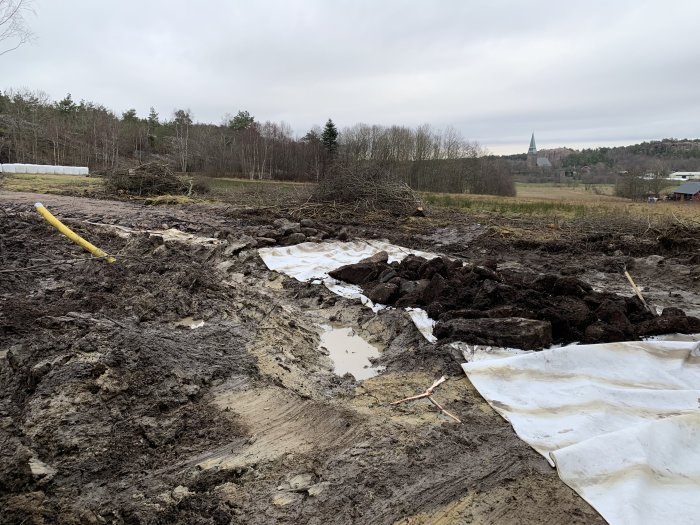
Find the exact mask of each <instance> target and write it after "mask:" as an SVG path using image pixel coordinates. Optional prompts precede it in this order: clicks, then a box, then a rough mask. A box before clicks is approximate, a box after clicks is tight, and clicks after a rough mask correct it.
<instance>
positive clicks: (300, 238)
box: [284, 233, 306, 246]
mask: <svg viewBox="0 0 700 525" xmlns="http://www.w3.org/2000/svg"><path fill="white" fill-rule="evenodd" d="M305 241H306V235H304V234H303V233H292V234H290V235H289V236H287V238H286V239H285V241H284V244H285V245H286V246H291V245H292V244H299V243H302V242H305Z"/></svg>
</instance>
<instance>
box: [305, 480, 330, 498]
mask: <svg viewBox="0 0 700 525" xmlns="http://www.w3.org/2000/svg"><path fill="white" fill-rule="evenodd" d="M329 486H330V483H329V482H328V481H322V482H321V483H317V484H316V485H312V486H311V487H309V489H308V490H307V491H306V492H307V493H308V494H309V496H318V495H319V494H321V493H322V492H323V491H324V490H326V489H327V488H328V487H329Z"/></svg>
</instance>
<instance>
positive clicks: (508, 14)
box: [0, 0, 700, 151]
mask: <svg viewBox="0 0 700 525" xmlns="http://www.w3.org/2000/svg"><path fill="white" fill-rule="evenodd" d="M35 4H36V11H37V17H36V19H34V20H32V21H31V22H32V25H33V27H34V30H35V33H36V35H37V37H38V39H37V41H36V42H35V43H34V44H32V45H28V46H25V47H23V48H20V49H19V50H17V51H15V52H13V53H9V54H7V55H5V56H3V57H2V58H0V68H2V71H3V75H2V86H1V87H3V88H10V87H15V88H18V87H27V88H30V89H42V90H45V91H47V92H48V93H49V94H50V95H51V96H53V97H55V98H59V97H62V96H63V95H64V94H65V93H66V92H71V93H72V94H73V96H74V98H76V99H80V98H85V99H89V100H93V101H96V102H100V103H103V104H105V105H106V106H108V107H110V108H112V109H114V110H115V111H117V112H120V111H124V110H125V109H127V108H130V107H135V108H136V109H137V111H138V112H139V113H140V114H142V115H144V114H146V112H147V111H148V108H149V106H155V107H156V109H157V110H158V111H159V112H160V113H161V115H163V116H169V115H170V114H171V113H172V110H173V109H175V108H177V107H189V108H191V109H192V111H193V113H194V115H195V118H196V119H197V120H199V121H208V122H219V121H220V120H221V118H222V116H223V115H224V114H225V113H235V112H236V111H237V110H238V109H243V108H245V109H248V110H249V111H250V112H251V113H252V114H253V115H255V116H256V118H258V119H259V120H267V119H269V120H285V121H287V122H289V123H290V124H291V125H292V126H293V128H294V129H295V131H296V132H297V133H300V134H302V133H304V132H305V130H306V129H308V128H309V127H311V126H312V125H313V124H321V123H323V122H325V120H326V119H327V118H328V117H329V116H331V117H333V119H334V120H335V121H336V122H337V123H338V124H339V125H340V126H341V127H342V126H345V125H352V124H354V123H356V122H368V123H379V124H393V123H396V124H406V125H418V124H422V123H425V122H428V123H430V124H432V125H433V126H434V127H444V126H447V125H453V126H454V127H456V128H457V129H459V130H460V131H462V133H463V134H464V135H465V136H466V137H468V138H470V139H476V140H479V141H480V142H481V143H483V144H485V145H486V146H490V145H491V146H493V149H494V150H496V149H503V148H505V146H504V145H505V144H515V143H517V142H518V140H516V139H517V138H520V140H522V143H524V144H525V146H522V147H520V146H515V145H514V146H513V150H514V151H522V150H523V148H525V147H526V143H527V140H528V138H529V133H530V132H531V131H532V130H535V131H536V133H537V136H538V142H539V144H540V145H543V146H544V145H547V144H552V145H564V144H566V143H571V144H578V143H582V142H592V143H600V144H604V143H614V142H616V141H620V140H629V141H630V142H634V141H636V140H642V139H649V138H662V137H664V136H697V135H698V127H697V122H698V120H699V119H698V117H699V116H700V105H699V104H698V102H697V95H696V93H697V88H696V86H697V85H698V82H699V81H700V71H699V70H698V69H697V67H695V66H696V65H697V63H698V59H700V56H698V55H699V54H700V32H697V31H696V30H695V27H694V26H695V22H696V21H697V20H698V19H700V16H699V15H700V3H697V2H695V1H693V0H687V1H682V0H676V1H672V2H667V3H661V2H656V1H652V0H639V1H628V0H622V1H619V2H614V3H610V2H607V3H606V2H603V1H602V0H591V1H589V2H586V3H585V4H583V3H580V4H579V3H576V4H574V3H573V2H571V3H570V2H556V1H553V0H533V1H529V2H525V1H515V0H495V1H492V2H489V3H485V2H484V3H482V2H466V1H460V0H443V1H439V2H425V1H415V0H406V1H402V0H384V1H367V0H360V1H351V0H339V1H333V2H330V1H323V0H313V1H312V0H308V1H300V0H298V1H294V0H292V1H283V0H278V1H258V2H253V1H239V2H230V1H224V0H220V1H213V0H212V1H202V2H196V3H195V2H189V1H184V0H176V1H149V2H143V1H135V0H122V1H120V2H115V3H107V2H96V1H93V0H75V1H71V2H68V1H65V2H56V1H53V0H36V2H35ZM506 149H507V148H506Z"/></svg>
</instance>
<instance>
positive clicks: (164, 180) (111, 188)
mask: <svg viewBox="0 0 700 525" xmlns="http://www.w3.org/2000/svg"><path fill="white" fill-rule="evenodd" d="M105 186H106V188H107V191H108V192H111V193H122V194H123V193H125V194H128V195H138V196H154V195H178V194H186V193H188V192H189V191H190V188H191V185H190V184H189V183H188V182H187V181H184V180H182V179H180V178H179V177H178V176H177V175H175V173H174V172H173V170H172V169H170V167H169V166H168V165H167V164H164V163H162V162H148V163H146V164H141V165H140V166H136V167H135V168H125V169H117V170H114V171H112V172H110V173H108V174H107V176H106V178H105Z"/></svg>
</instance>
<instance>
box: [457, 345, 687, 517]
mask: <svg viewBox="0 0 700 525" xmlns="http://www.w3.org/2000/svg"><path fill="white" fill-rule="evenodd" d="M462 367H463V368H464V371H465V373H466V374H467V376H468V377H469V379H470V381H471V382H472V384H473V385H474V386H475V387H476V389H477V390H478V391H479V393H480V394H481V395H482V396H483V397H484V398H485V399H486V400H487V401H488V402H489V404H490V405H491V406H492V407H493V408H494V409H495V410H496V411H498V412H499V413H500V414H501V415H502V416H503V417H504V418H505V419H506V420H508V421H509V422H510V423H511V424H512V425H513V429H514V430H515V432H516V433H517V434H518V436H520V438H521V439H523V440H524V441H525V442H526V443H528V444H529V445H530V446H532V447H533V448H534V449H535V450H537V451H538V452H540V453H541V454H543V455H544V456H545V458H547V460H548V461H549V462H550V463H551V464H552V465H555V466H556V467H557V470H558V472H559V476H560V477H561V479H562V480H563V481H564V482H565V483H567V484H568V485H569V486H570V487H572V488H573V489H574V490H576V491H577V492H578V493H579V494H580V495H581V496H582V497H583V498H584V499H585V500H586V501H588V502H589V503H590V504H591V505H592V506H593V507H594V508H595V509H596V510H598V512H600V513H601V515H602V516H603V517H604V518H605V519H606V520H607V521H608V522H610V523H612V524H622V523H624V524H647V523H648V524H652V523H674V524H679V523H696V522H697V521H698V516H699V515H700V514H699V513H700V441H699V439H698V438H700V406H699V404H700V346H699V345H698V343H697V342H682V341H637V342H625V343H609V344H599V345H579V346H567V347H563V348H557V349H550V350H544V351H542V352H528V353H523V354H520V355H515V356H511V357H499V356H498V354H496V355H495V356H494V358H493V359H482V360H476V361H473V362H470V363H465V364H463V365H462Z"/></svg>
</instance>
